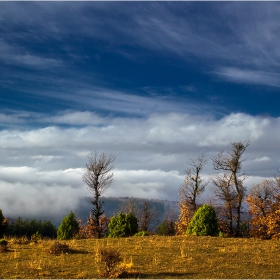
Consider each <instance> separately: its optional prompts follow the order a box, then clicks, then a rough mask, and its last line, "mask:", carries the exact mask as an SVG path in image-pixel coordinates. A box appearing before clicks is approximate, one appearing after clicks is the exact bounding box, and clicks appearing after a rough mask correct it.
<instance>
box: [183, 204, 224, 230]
mask: <svg viewBox="0 0 280 280" xmlns="http://www.w3.org/2000/svg"><path fill="white" fill-rule="evenodd" d="M186 234H190V235H199V236H207V235H209V236H217V235H218V224H217V219H216V213H215V210H214V208H213V207H212V206H210V205H208V204H204V205H203V206H201V207H200V208H198V210H197V211H196V212H195V214H194V216H193V218H192V219H191V221H190V223H189V225H188V228H187V232H186Z"/></svg>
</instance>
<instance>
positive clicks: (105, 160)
mask: <svg viewBox="0 0 280 280" xmlns="http://www.w3.org/2000/svg"><path fill="white" fill-rule="evenodd" d="M114 160H115V157H114V156H113V155H106V154H104V153H102V154H101V155H100V156H98V154H97V152H95V154H94V155H92V154H89V155H88V162H87V164H86V168H85V172H84V175H83V181H84V183H86V184H87V188H88V190H89V192H90V193H91V194H92V195H93V198H92V199H91V203H92V205H93V209H92V210H91V213H92V222H93V225H94V227H95V228H96V229H97V231H98V232H97V237H98V238H100V237H101V230H99V229H100V217H101V215H102V214H103V213H104V211H102V205H103V202H102V201H100V197H101V196H102V195H103V194H104V193H105V192H106V191H107V190H108V188H109V186H110V185H111V184H112V183H113V177H114V173H113V172H112V170H113V169H114V166H113V165H112V164H113V162H114Z"/></svg>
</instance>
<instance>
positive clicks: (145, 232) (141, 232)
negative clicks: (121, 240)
mask: <svg viewBox="0 0 280 280" xmlns="http://www.w3.org/2000/svg"><path fill="white" fill-rule="evenodd" d="M134 236H149V233H148V232H147V231H145V230H142V231H138V232H137V233H135V234H134Z"/></svg>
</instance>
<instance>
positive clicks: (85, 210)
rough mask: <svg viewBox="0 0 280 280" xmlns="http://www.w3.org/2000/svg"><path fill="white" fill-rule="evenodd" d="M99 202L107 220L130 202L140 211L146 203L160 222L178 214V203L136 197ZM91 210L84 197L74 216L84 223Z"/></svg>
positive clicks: (90, 205)
mask: <svg viewBox="0 0 280 280" xmlns="http://www.w3.org/2000/svg"><path fill="white" fill-rule="evenodd" d="M100 201H103V202H104V204H103V206H102V208H103V210H104V213H105V214H106V216H107V217H109V218H110V217H112V216H114V215H117V214H118V213H119V212H120V211H121V208H122V207H124V205H125V204H128V203H129V202H131V201H133V203H135V204H136V205H137V208H138V209H141V208H142V207H143V204H144V203H148V205H149V208H151V209H153V208H154V209H155V212H156V213H157V215H158V220H159V221H160V222H161V221H163V220H164V219H166V218H167V217H169V218H175V219H176V218H177V217H178V214H179V207H178V201H169V200H158V199H146V198H138V197H102V198H101V199H100ZM91 209H92V204H91V202H90V197H85V198H82V199H80V201H79V206H78V208H77V209H76V211H75V214H76V215H77V216H78V217H79V218H82V221H83V222H86V221H87V218H88V215H89V212H90V210H91Z"/></svg>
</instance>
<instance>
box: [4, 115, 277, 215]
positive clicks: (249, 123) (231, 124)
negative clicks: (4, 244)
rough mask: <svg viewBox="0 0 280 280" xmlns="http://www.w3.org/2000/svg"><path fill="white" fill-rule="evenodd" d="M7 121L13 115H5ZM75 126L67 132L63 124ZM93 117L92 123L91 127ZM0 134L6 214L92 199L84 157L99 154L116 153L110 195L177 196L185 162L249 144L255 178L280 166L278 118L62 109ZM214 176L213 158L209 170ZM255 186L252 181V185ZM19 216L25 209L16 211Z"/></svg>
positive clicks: (247, 166) (65, 207) (249, 168)
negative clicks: (238, 143)
mask: <svg viewBox="0 0 280 280" xmlns="http://www.w3.org/2000/svg"><path fill="white" fill-rule="evenodd" d="M5 119H6V120H7V123H9V122H10V118H8V117H7V118H3V120H5ZM73 120H75V124H78V126H76V127H70V128H69V127H63V126H59V125H63V124H65V123H69V124H73ZM91 120H92V124H90V122H91ZM45 121H46V120H45V119H44V117H42V118H39V119H38V124H40V125H41V126H42V127H40V128H36V129H35V128H32V129H30V128H25V129H22V130H19V129H6V130H2V131H0V145H1V147H2V149H1V158H0V178H1V180H0V192H1V197H0V205H1V207H2V208H3V211H4V213H5V214H6V215H8V216H18V215H21V214H22V213H24V214H26V215H29V216H32V215H33V216H40V215H41V216H42V215H44V213H47V214H48V215H49V216H50V217H54V216H55V215H57V213H66V214H67V211H70V210H71V209H72V210H75V208H76V207H77V206H78V200H79V198H81V197H84V196H87V195H89V193H88V192H87V190H86V187H85V186H84V184H83V182H82V174H83V167H84V166H85V163H86V155H87V154H88V153H89V152H94V151H95V150H96V151H97V152H99V153H101V152H105V153H111V154H114V155H115V156H116V161H115V182H114V184H113V185H112V186H111V188H110V189H109V191H108V193H107V196H134V197H143V198H155V199H169V200H177V199H178V189H179V187H180V185H181V184H182V183H183V181H184V170H185V169H186V168H187V167H188V161H189V159H191V158H196V157H197V156H199V155H200V154H201V153H204V154H205V155H206V156H207V157H208V158H211V157H213V156H215V155H216V154H217V153H218V152H219V151H220V150H224V149H227V147H228V146H229V144H230V142H234V141H243V140H250V141H251V145H250V146H249V147H248V148H247V151H246V153H245V155H244V156H245V158H246V161H244V164H243V168H244V170H245V171H246V173H247V174H249V175H250V180H248V184H249V187H250V184H252V182H255V181H256V180H254V178H258V179H259V178H265V177H272V176H274V175H276V174H277V172H276V168H279V165H280V162H279V158H278V152H279V143H280V141H279V140H280V132H279V131H280V118H270V117H260V116H259V117H253V116H250V115H246V114H240V113H236V114H230V115H227V116H225V117H223V118H221V119H219V120H216V119H211V118H209V117H206V116H205V117H203V116H199V117H195V116H191V115H188V114H178V113H168V114H153V115H150V116H149V117H147V118H110V117H102V116H98V115H96V114H95V113H91V112H72V113H69V112H65V113H64V114H63V112H61V113H59V114H58V115H57V116H53V117H52V118H49V119H48V122H53V125H52V126H44V122H45ZM203 172H204V176H206V177H209V176H211V175H212V174H213V173H214V171H213V169H212V164H211V160H209V161H208V164H207V165H206V167H205V169H204V171H203ZM250 182H251V183H250ZM19 211H20V212H19Z"/></svg>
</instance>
